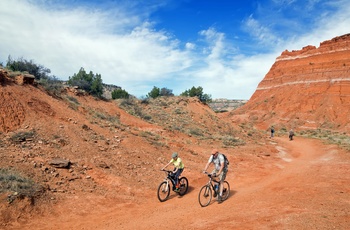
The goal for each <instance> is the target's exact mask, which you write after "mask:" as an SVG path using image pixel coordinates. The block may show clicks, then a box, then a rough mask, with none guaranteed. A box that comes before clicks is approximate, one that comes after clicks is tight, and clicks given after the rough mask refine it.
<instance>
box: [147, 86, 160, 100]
mask: <svg viewBox="0 0 350 230" xmlns="http://www.w3.org/2000/svg"><path fill="white" fill-rule="evenodd" d="M159 96H160V89H159V88H158V87H155V86H154V87H153V89H152V90H151V92H149V93H148V94H147V97H150V98H156V97H159Z"/></svg>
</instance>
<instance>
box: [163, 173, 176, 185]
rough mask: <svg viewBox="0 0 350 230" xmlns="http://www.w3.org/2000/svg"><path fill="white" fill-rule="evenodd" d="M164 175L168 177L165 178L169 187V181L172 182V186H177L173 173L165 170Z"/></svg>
mask: <svg viewBox="0 0 350 230" xmlns="http://www.w3.org/2000/svg"><path fill="white" fill-rule="evenodd" d="M164 173H165V175H166V177H165V178H164V181H166V183H167V186H168V185H169V181H171V184H172V186H173V187H174V186H175V180H174V179H173V178H172V177H171V173H172V172H171V171H166V170H164Z"/></svg>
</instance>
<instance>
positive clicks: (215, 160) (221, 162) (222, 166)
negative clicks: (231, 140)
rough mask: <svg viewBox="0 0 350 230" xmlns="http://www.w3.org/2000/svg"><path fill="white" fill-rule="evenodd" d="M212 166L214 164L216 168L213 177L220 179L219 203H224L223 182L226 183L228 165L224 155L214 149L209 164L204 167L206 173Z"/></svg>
mask: <svg viewBox="0 0 350 230" xmlns="http://www.w3.org/2000/svg"><path fill="white" fill-rule="evenodd" d="M210 164H214V166H215V168H214V170H213V171H212V173H211V174H212V175H213V176H214V177H216V176H218V177H219V181H220V184H219V194H218V202H222V189H223V182H224V181H225V178H226V174H227V171H228V165H227V163H226V161H225V157H224V155H223V154H221V153H219V151H218V150H217V149H213V150H212V151H211V155H210V157H209V160H208V163H207V164H206V165H205V167H204V171H203V172H204V173H206V172H207V169H208V167H209V165H210Z"/></svg>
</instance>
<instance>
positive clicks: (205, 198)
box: [198, 185, 213, 207]
mask: <svg viewBox="0 0 350 230" xmlns="http://www.w3.org/2000/svg"><path fill="white" fill-rule="evenodd" d="M212 197H213V192H212V190H211V188H210V186H209V185H204V186H203V187H202V188H201V190H200V191H199V194H198V201H199V204H200V205H201V206H202V207H206V206H208V205H209V203H210V201H211V199H212Z"/></svg>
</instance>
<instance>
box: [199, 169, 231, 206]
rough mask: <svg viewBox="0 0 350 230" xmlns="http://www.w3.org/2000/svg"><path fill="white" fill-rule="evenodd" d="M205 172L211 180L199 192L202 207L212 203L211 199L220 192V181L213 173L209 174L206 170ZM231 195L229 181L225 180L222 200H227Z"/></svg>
mask: <svg viewBox="0 0 350 230" xmlns="http://www.w3.org/2000/svg"><path fill="white" fill-rule="evenodd" d="M205 174H207V175H208V177H209V181H208V183H207V184H206V185H204V186H203V187H202V188H201V190H200V191H199V194H198V201H199V204H200V205H201V206H202V207H206V206H208V205H209V204H210V202H211V199H212V198H213V195H214V197H216V196H217V195H218V193H219V181H218V180H216V179H215V177H213V176H212V174H209V173H207V172H205ZM229 195H230V184H229V183H228V182H227V181H224V182H223V188H222V197H221V199H222V201H224V200H226V199H227V198H228V196H229Z"/></svg>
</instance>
